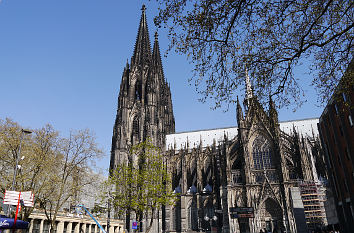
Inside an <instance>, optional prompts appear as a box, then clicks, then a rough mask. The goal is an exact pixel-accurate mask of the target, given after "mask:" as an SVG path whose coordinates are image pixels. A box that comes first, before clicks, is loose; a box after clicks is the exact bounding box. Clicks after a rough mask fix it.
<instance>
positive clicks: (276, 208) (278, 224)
mask: <svg viewBox="0 0 354 233" xmlns="http://www.w3.org/2000/svg"><path fill="white" fill-rule="evenodd" d="M259 214H260V220H261V224H260V229H259V231H260V230H261V229H262V230H263V232H264V230H266V232H277V233H278V232H279V233H280V232H281V229H282V228H283V221H282V220H283V210H282V208H281V207H280V205H279V204H278V202H277V201H275V200H274V199H272V198H267V199H266V200H265V201H264V202H263V204H262V205H261V208H260V212H259Z"/></svg>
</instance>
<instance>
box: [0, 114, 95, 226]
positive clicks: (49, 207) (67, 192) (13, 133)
mask: <svg viewBox="0 0 354 233" xmlns="http://www.w3.org/2000/svg"><path fill="white" fill-rule="evenodd" d="M21 128H22V127H21V126H20V125H19V124H18V123H16V122H13V121H12V120H10V119H6V120H0V154H1V156H0V176H1V177H2V182H1V183H0V192H2V193H4V192H5V190H10V189H11V186H12V179H13V175H14V168H15V164H16V158H17V157H18V156H20V157H21V158H20V160H19V165H20V166H21V167H20V169H18V172H17V175H16V182H15V187H14V189H15V190H21V191H32V192H33V193H34V196H35V201H34V204H35V206H36V207H39V208H41V209H42V210H44V212H45V214H46V216H47V218H48V220H50V221H51V223H55V219H56V216H57V214H58V212H59V210H60V209H61V208H62V207H63V205H64V204H66V203H68V202H69V201H71V202H74V203H75V201H77V200H76V198H77V196H78V195H79V193H81V192H82V190H83V187H84V186H85V185H87V184H90V183H91V182H93V179H94V177H92V176H89V175H88V173H89V172H90V169H89V165H90V162H91V161H92V160H93V159H95V158H97V157H98V156H100V155H101V154H102V152H101V150H99V149H98V148H97V145H96V142H95V138H94V136H93V135H92V133H91V132H90V131H88V130H78V131H72V132H71V133H70V136H69V137H68V138H65V137H60V136H59V133H58V131H56V130H54V128H53V127H52V126H51V125H46V126H44V127H42V128H40V129H33V130H31V131H32V134H30V135H23V138H22V141H21V139H20V138H21ZM20 144H21V151H20V155H19V148H20ZM22 158H23V159H22ZM32 210H33V208H28V207H26V208H24V212H23V218H24V219H26V218H28V217H29V215H30V214H31V212H32Z"/></svg>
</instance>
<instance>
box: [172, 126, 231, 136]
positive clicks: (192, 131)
mask: <svg viewBox="0 0 354 233" xmlns="http://www.w3.org/2000/svg"><path fill="white" fill-rule="evenodd" d="M237 128H238V127H237V126H228V127H221V128H210V129H200V130H191V131H181V132H176V133H172V134H182V133H195V132H203V131H212V130H220V129H237ZM169 135H171V134H169Z"/></svg>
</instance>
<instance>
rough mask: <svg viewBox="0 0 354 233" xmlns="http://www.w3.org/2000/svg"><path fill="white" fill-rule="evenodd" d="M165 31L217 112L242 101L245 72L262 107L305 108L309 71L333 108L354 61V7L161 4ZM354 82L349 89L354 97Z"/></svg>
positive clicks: (262, 1) (264, 0) (231, 1)
mask: <svg viewBox="0 0 354 233" xmlns="http://www.w3.org/2000/svg"><path fill="white" fill-rule="evenodd" d="M158 1H159V2H160V7H161V8H160V10H159V15H158V16H157V17H155V24H156V25H157V26H164V27H167V28H168V30H169V38H170V41H171V44H170V48H169V49H175V50H176V51H177V52H179V53H182V54H186V55H187V56H188V58H189V59H190V61H191V62H192V63H193V64H194V76H193V78H192V79H191V80H190V81H194V84H195V86H196V88H197V90H198V92H199V93H201V96H202V98H201V100H202V101H205V100H206V99H207V98H213V99H214V100H215V107H220V106H221V104H222V103H230V102H232V101H234V100H235V96H234V94H235V91H236V90H239V89H240V87H243V86H244V85H243V83H242V82H243V80H244V79H243V77H244V72H245V67H247V68H248V71H249V73H250V76H251V81H252V82H253V85H254V89H255V92H256V94H257V96H258V98H259V99H260V100H263V101H266V100H268V97H269V95H271V96H273V99H275V100H277V101H276V102H277V103H278V105H279V106H288V105H289V104H295V105H296V106H297V107H298V106H300V105H301V104H302V103H303V101H304V98H303V96H304V91H303V89H302V88H301V85H300V82H302V81H303V79H301V78H300V77H295V76H294V69H296V68H297V67H298V66H300V65H301V64H302V63H305V64H310V65H309V66H307V68H308V71H309V73H311V74H312V79H311V82H312V85H313V86H314V87H315V88H316V90H317V91H318V94H319V100H320V102H322V103H325V102H327V100H328V98H329V97H330V96H331V93H332V92H333V90H334V89H335V88H336V85H337V84H338V82H339V79H340V78H341V77H342V75H343V73H344V71H345V70H346V68H347V66H348V64H349V63H350V61H351V60H352V58H353V39H354V28H353V27H354V1H353V0H348V1H342V0H319V1H312V0H300V1H292V0H201V1H199V0H166V1H165V0H158ZM353 85H354V81H353V80H348V82H345V85H344V86H343V88H342V89H343V90H342V91H348V90H349V89H350V88H352V87H353Z"/></svg>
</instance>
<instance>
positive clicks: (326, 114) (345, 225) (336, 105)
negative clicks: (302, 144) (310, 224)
mask: <svg viewBox="0 0 354 233" xmlns="http://www.w3.org/2000/svg"><path fill="white" fill-rule="evenodd" d="M353 72H354V60H352V61H351V63H350V65H349V67H348V68H347V70H346V72H345V74H344V76H343V77H342V79H341V81H340V83H339V85H338V87H337V89H336V91H335V93H334V94H333V96H332V97H331V99H330V101H329V103H328V104H327V106H326V108H325V109H324V111H323V113H322V115H321V117H320V121H319V124H318V128H319V132H320V136H321V141H322V145H323V149H324V152H325V155H326V163H327V167H328V174H329V181H330V184H331V186H332V191H333V196H334V200H335V206H336V210H337V213H338V218H339V223H340V224H339V225H340V227H341V230H342V231H343V232H353V227H352V226H353V224H354V209H353V208H354V206H353V203H354V170H353V168H354V104H353V101H354V73H353Z"/></svg>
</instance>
